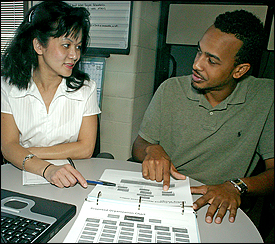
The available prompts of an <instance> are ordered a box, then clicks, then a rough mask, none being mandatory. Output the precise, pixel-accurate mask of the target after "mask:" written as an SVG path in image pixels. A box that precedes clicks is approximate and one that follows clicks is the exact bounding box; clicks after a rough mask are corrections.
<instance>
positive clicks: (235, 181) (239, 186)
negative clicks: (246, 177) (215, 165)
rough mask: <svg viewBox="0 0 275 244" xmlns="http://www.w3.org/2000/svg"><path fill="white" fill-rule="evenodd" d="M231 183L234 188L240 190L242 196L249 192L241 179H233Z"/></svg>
mask: <svg viewBox="0 0 275 244" xmlns="http://www.w3.org/2000/svg"><path fill="white" fill-rule="evenodd" d="M230 182H231V183H232V184H233V185H234V187H236V188H237V189H238V190H239V192H240V193H241V195H244V194H245V193H246V192H247V190H248V188H247V185H246V184H245V183H244V182H243V181H242V180H241V179H239V178H237V179H233V180H230Z"/></svg>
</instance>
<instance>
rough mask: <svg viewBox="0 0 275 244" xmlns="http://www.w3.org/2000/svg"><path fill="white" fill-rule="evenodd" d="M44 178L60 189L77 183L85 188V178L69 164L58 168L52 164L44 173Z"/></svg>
mask: <svg viewBox="0 0 275 244" xmlns="http://www.w3.org/2000/svg"><path fill="white" fill-rule="evenodd" d="M44 177H45V179H46V180H47V181H49V182H50V183H51V184H53V185H56V186H58V187H60V188H63V187H71V186H74V185H75V184H76V183H77V182H79V183H80V184H81V185H82V186H83V187H84V188H86V187H87V181H86V180H85V178H84V177H83V176H82V175H81V173H80V172H79V171H77V170H76V169H75V168H74V167H73V166H71V165H70V164H64V165H60V166H57V165H53V164H52V165H50V166H49V167H48V168H47V169H46V171H45V172H44Z"/></svg>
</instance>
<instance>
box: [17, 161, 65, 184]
mask: <svg viewBox="0 0 275 244" xmlns="http://www.w3.org/2000/svg"><path fill="white" fill-rule="evenodd" d="M46 161H47V162H49V163H52V164H55V165H63V164H68V163H69V162H68V160H65V159H62V160H46ZM22 174H23V177H22V178H23V185H38V184H50V182H49V181H47V180H46V179H45V178H44V177H42V176H40V175H37V174H33V173H30V172H27V171H24V170H23V171H22Z"/></svg>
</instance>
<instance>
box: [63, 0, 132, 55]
mask: <svg viewBox="0 0 275 244" xmlns="http://www.w3.org/2000/svg"><path fill="white" fill-rule="evenodd" d="M66 2H67V3H68V4H70V5H72V6H74V7H85V8H87V10H88V11H89V12H90V22H91V28H90V44H89V45H88V50H87V53H86V55H92V56H108V55H110V54H129V52H130V36H131V35H130V34H131V18H132V1H66Z"/></svg>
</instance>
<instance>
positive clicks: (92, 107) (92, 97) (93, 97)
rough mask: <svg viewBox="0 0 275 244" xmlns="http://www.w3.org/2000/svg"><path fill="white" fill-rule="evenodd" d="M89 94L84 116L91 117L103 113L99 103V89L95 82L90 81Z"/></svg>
mask: <svg viewBox="0 0 275 244" xmlns="http://www.w3.org/2000/svg"><path fill="white" fill-rule="evenodd" d="M90 82H91V84H90V85H89V86H88V87H89V92H87V101H86V104H85V108H84V113H83V116H90V115H95V114H99V113H101V111H100V108H99V106H98V102H97V87H96V83H95V81H90Z"/></svg>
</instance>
